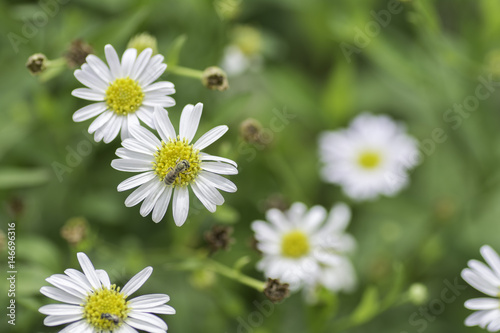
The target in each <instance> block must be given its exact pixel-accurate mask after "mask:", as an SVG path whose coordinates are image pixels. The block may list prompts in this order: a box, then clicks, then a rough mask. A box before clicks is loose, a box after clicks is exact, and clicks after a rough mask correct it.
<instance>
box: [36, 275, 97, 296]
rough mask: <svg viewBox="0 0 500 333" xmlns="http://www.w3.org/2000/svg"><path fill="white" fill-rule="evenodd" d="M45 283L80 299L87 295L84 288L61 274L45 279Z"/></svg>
mask: <svg viewBox="0 0 500 333" xmlns="http://www.w3.org/2000/svg"><path fill="white" fill-rule="evenodd" d="M45 281H47V282H48V283H50V284H51V285H53V286H54V287H57V288H59V289H61V290H62V291H65V292H67V293H68V294H70V295H73V296H75V297H77V298H80V299H83V298H85V297H86V296H87V294H88V291H87V289H86V288H85V286H82V285H80V284H78V283H77V282H76V281H75V280H73V279H71V278H69V277H68V276H66V275H63V274H54V275H52V276H50V277H48V278H46V279H45Z"/></svg>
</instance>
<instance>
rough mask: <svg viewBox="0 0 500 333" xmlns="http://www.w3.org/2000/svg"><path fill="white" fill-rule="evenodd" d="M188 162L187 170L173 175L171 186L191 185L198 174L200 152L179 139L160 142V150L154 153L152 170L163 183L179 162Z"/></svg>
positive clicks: (184, 140)
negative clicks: (173, 179)
mask: <svg viewBox="0 0 500 333" xmlns="http://www.w3.org/2000/svg"><path fill="white" fill-rule="evenodd" d="M184 160H185V161H187V162H189V168H187V169H186V170H183V171H182V172H179V173H178V174H175V175H176V177H175V181H174V182H173V184H172V186H186V185H188V184H190V183H192V182H193V181H194V180H195V179H196V177H197V175H198V172H200V170H201V168H200V162H201V159H200V152H199V150H197V149H194V148H193V145H190V144H188V142H187V140H186V139H183V140H181V139H180V138H179V137H177V139H175V140H170V141H168V142H164V141H162V142H161V148H159V149H158V151H157V152H156V153H155V161H154V162H153V170H154V171H155V173H156V174H157V175H158V177H159V178H160V179H161V180H162V181H163V180H164V179H165V177H166V176H167V175H169V176H172V175H173V174H172V173H171V172H175V170H176V168H175V167H176V165H177V164H178V163H180V162H181V161H184Z"/></svg>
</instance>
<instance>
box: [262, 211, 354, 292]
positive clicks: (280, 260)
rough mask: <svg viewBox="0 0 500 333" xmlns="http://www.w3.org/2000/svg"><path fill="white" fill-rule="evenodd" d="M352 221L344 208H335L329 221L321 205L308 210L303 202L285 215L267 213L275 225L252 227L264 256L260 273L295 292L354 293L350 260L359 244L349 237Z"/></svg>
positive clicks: (282, 213)
mask: <svg viewBox="0 0 500 333" xmlns="http://www.w3.org/2000/svg"><path fill="white" fill-rule="evenodd" d="M350 217H351V212H350V209H349V207H348V206H347V205H345V204H337V205H335V206H334V207H333V208H332V210H331V212H330V214H329V215H328V216H327V212H326V210H325V209H324V208H323V207H321V206H314V207H312V208H311V209H309V210H307V207H306V206H305V205H304V204H302V203H299V202H297V203H294V204H293V205H292V206H291V207H290V209H289V210H288V211H286V212H281V211H280V210H278V209H270V210H268V211H267V214H266V218H267V220H268V221H269V222H270V223H269V222H266V221H254V222H253V223H252V229H253V231H254V232H255V238H256V239H257V242H258V243H257V248H258V249H259V250H260V251H261V252H262V254H263V258H262V260H261V261H260V262H259V263H258V264H257V268H258V269H259V270H261V271H264V274H265V275H266V277H268V278H272V279H279V280H280V282H282V283H289V284H290V289H291V290H297V289H300V288H302V287H305V288H306V289H311V288H315V287H317V286H319V285H322V286H324V287H326V288H327V289H329V290H332V291H340V290H343V291H350V290H352V289H354V287H355V285H356V276H355V273H354V268H353V267H352V264H351V262H350V260H349V259H348V258H347V257H346V254H347V253H349V252H351V251H352V250H353V249H354V247H355V245H356V242H355V240H354V238H353V237H352V236H351V235H349V234H346V233H345V228H346V227H347V225H348V224H349V220H350ZM325 220H326V222H325Z"/></svg>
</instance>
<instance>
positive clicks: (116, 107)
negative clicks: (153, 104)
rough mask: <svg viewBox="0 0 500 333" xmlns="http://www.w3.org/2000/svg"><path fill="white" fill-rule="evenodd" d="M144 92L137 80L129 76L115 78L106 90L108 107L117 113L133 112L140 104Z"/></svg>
mask: <svg viewBox="0 0 500 333" xmlns="http://www.w3.org/2000/svg"><path fill="white" fill-rule="evenodd" d="M143 99H144V93H143V92H142V88H141V87H140V86H139V83H137V81H134V80H132V79H131V78H129V77H126V78H120V79H116V80H114V81H113V83H111V85H110V86H109V87H108V89H107V90H106V97H105V100H106V103H107V104H108V107H109V108H110V109H111V110H113V111H115V112H116V113H117V114H119V115H127V114H129V113H134V112H135V111H137V109H138V108H139V107H140V106H141V105H142V100H143Z"/></svg>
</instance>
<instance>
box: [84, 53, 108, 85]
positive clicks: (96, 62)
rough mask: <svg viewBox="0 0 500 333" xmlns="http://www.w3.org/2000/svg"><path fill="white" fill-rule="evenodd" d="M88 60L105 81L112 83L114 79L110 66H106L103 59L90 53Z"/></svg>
mask: <svg viewBox="0 0 500 333" xmlns="http://www.w3.org/2000/svg"><path fill="white" fill-rule="evenodd" d="M86 61H87V63H88V64H89V66H90V67H91V68H92V70H93V71H94V73H96V74H97V75H99V77H100V78H101V79H102V80H103V81H104V82H107V83H110V82H112V81H113V77H112V76H111V72H110V71H109V68H108V66H106V64H105V63H104V61H102V60H101V59H99V58H98V57H97V56H95V55H93V54H90V55H88V56H87V58H86Z"/></svg>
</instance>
